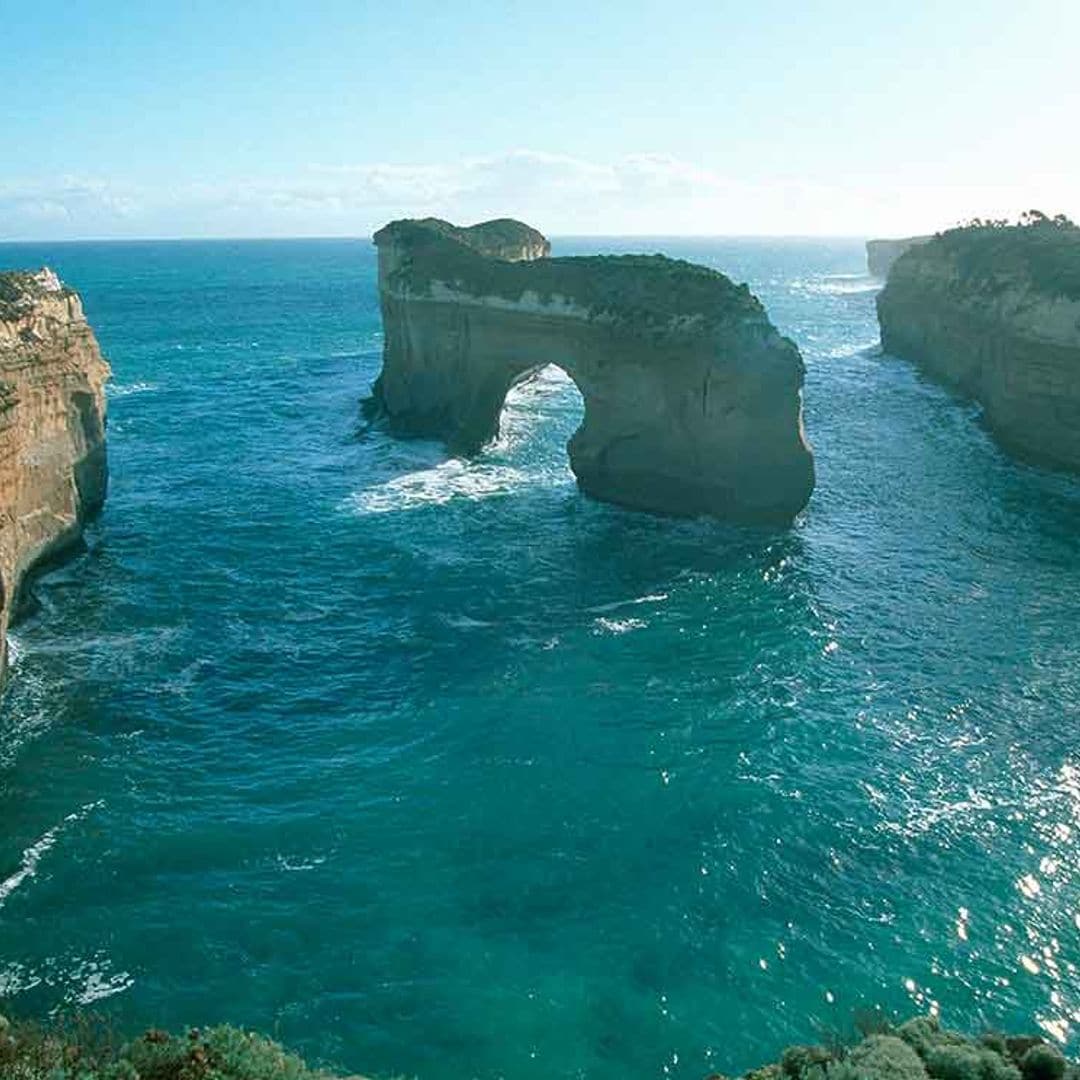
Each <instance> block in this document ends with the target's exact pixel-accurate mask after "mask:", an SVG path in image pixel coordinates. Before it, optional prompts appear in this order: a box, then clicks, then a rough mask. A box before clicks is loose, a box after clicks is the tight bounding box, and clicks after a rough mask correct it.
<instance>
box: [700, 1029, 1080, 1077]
mask: <svg viewBox="0 0 1080 1080" xmlns="http://www.w3.org/2000/svg"><path fill="white" fill-rule="evenodd" d="M711 1080H720V1078H718V1077H714V1078H711ZM743 1080H1080V1067H1078V1066H1076V1065H1070V1064H1069V1063H1068V1062H1066V1060H1065V1058H1064V1057H1063V1056H1062V1054H1061V1051H1060V1050H1058V1049H1057V1047H1056V1046H1052V1045H1051V1044H1050V1043H1048V1042H1046V1041H1045V1040H1044V1039H1042V1038H1041V1037H1039V1036H1037V1035H1030V1036H1021V1037H1018V1038H1007V1037H1005V1036H1004V1035H999V1034H997V1033H995V1032H990V1033H988V1034H986V1035H983V1036H982V1038H981V1039H969V1038H967V1037H966V1036H964V1035H960V1034H959V1033H958V1032H955V1031H947V1030H946V1029H945V1028H943V1027H941V1025H940V1024H939V1023H938V1021H937V1020H936V1019H935V1018H934V1017H932V1016H919V1017H916V1018H915V1019H914V1020H909V1021H908V1022H907V1023H906V1024H901V1025H900V1026H899V1027H895V1028H894V1027H892V1026H891V1025H889V1024H888V1023H883V1022H882V1023H879V1024H878V1030H876V1031H874V1033H873V1034H868V1035H867V1036H866V1037H865V1038H864V1039H863V1040H862V1041H861V1042H860V1043H858V1044H856V1045H855V1046H852V1047H846V1046H841V1045H830V1046H792V1047H789V1048H788V1049H787V1050H786V1051H785V1052H784V1056H783V1058H782V1059H781V1060H780V1061H779V1062H778V1063H777V1064H775V1065H765V1066H763V1067H762V1068H759V1069H754V1070H752V1071H751V1072H749V1073H747V1074H746V1076H745V1077H744V1078H743Z"/></svg>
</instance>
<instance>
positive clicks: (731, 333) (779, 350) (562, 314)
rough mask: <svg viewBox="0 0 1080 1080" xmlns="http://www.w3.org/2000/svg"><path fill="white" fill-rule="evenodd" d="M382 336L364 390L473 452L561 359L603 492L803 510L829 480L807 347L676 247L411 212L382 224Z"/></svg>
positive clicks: (671, 503) (403, 427)
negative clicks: (806, 413) (578, 250)
mask: <svg viewBox="0 0 1080 1080" xmlns="http://www.w3.org/2000/svg"><path fill="white" fill-rule="evenodd" d="M374 239H375V243H376V245H377V246H378V249H379V293H380V301H381V305H382V313H383V326H384V332H385V346H384V353H383V367H382V371H381V373H380V375H379V377H378V379H377V380H376V383H375V385H374V387H373V390H372V398H371V400H370V401H369V402H368V403H367V408H368V411H369V414H374V415H379V416H382V417H384V418H385V419H386V420H387V422H388V423H389V425H390V427H391V428H392V429H393V430H396V431H400V432H404V433H411V434H419V435H426V436H429V437H435V438H441V439H444V440H445V441H446V442H447V444H448V445H449V447H450V449H451V450H452V451H453V452H455V453H461V454H472V453H475V452H476V451H478V450H479V449H480V448H481V447H482V446H483V445H484V444H485V443H486V442H488V441H490V440H491V439H493V438H495V436H496V435H497V434H498V430H499V414H500V411H501V409H502V405H503V401H504V400H505V398H506V394H507V392H508V391H509V390H510V389H511V387H513V386H514V385H515V384H517V383H520V382H522V381H524V380H526V379H528V378H530V377H532V376H533V375H535V374H536V373H537V372H538V371H539V370H540V369H542V368H543V367H545V366H547V365H548V364H549V363H553V364H556V365H557V366H559V367H561V368H562V369H563V370H564V371H566V373H567V374H568V375H569V376H570V377H571V378H572V379H573V380H574V382H575V383H576V384H577V387H578V389H579V390H580V392H581V395H582V398H583V399H584V402H585V419H584V421H583V422H582V425H581V427H580V428H579V429H578V431H577V432H576V433H575V434H574V436H573V438H572V439H571V440H570V444H569V447H568V450H569V455H570V465H571V468H572V469H573V471H574V474H575V476H576V477H577V479H578V483H579V485H580V487H581V488H582V490H584V491H585V492H587V493H588V494H590V495H593V496H594V497H596V498H598V499H602V500H605V501H608V502H614V503H618V504H620V505H624V506H628V507H632V508H636V509H640V510H648V511H654V512H659V513H668V514H677V515H698V514H707V515H712V516H715V517H719V518H728V519H732V520H737V521H752V522H767V523H776V524H786V523H789V522H790V521H791V520H792V518H794V516H795V515H796V514H797V513H798V512H799V511H800V510H801V509H802V508H803V507H804V506H805V505H806V502H807V500H808V499H809V496H810V492H811V491H812V489H813V485H814V466H813V457H812V455H811V452H810V449H809V447H808V446H807V444H806V441H805V438H804V434H803V429H802V395H801V388H802V383H803V373H804V369H803V364H802V358H801V357H800V355H799V351H798V349H797V348H796V347H795V345H794V343H793V342H791V341H790V340H788V339H787V338H784V337H782V336H781V335H780V334H779V333H778V331H777V330H776V329H775V328H774V327H773V326H772V324H771V323H770V322H769V320H768V317H767V315H766V313H765V310H764V308H763V307H762V306H761V304H760V302H759V301H758V300H757V299H756V298H755V297H754V296H752V295H751V293H750V291H749V289H747V287H746V286H745V285H736V284H734V283H733V282H731V281H730V280H729V279H728V278H726V277H725V276H724V275H723V274H721V273H719V272H717V271H715V270H710V269H708V268H706V267H701V266H695V265H694V264H691V263H687V262H682V261H679V260H673V259H668V258H665V257H664V256H661V255H628V256H591V257H578V258H549V257H547V253H548V251H549V250H550V248H549V246H548V244H547V241H546V240H544V238H543V237H542V236H541V235H540V234H539V233H537V232H536V230H535V229H531V228H530V227H529V226H527V225H524V224H522V223H521V222H512V221H508V220H502V221H498V222H487V223H484V224H483V225H479V226H473V227H472V228H471V229H458V228H456V227H455V226H452V225H450V224H449V223H447V222H441V221H438V220H436V219H425V220H422V221H396V222H393V223H391V224H390V225H387V226H386V227H384V228H383V229H380V230H379V231H378V232H377V233H376V234H375V237H374Z"/></svg>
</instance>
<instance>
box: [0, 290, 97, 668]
mask: <svg viewBox="0 0 1080 1080" xmlns="http://www.w3.org/2000/svg"><path fill="white" fill-rule="evenodd" d="M108 375H109V367H108V365H107V364H106V363H105V361H104V360H103V359H102V357H101V352H100V350H99V349H98V345H97V342H96V341H95V340H94V334H93V332H92V331H91V329H90V327H89V326H88V325H87V322H86V319H85V318H84V316H83V311H82V305H81V303H80V302H79V298H78V296H76V295H75V293H73V292H71V291H70V290H69V289H66V288H65V287H64V286H63V285H62V284H61V283H60V281H59V280H58V279H57V277H56V275H55V274H53V273H52V272H51V271H49V270H42V271H40V272H39V273H36V274H29V273H0V677H2V675H3V668H4V661H5V659H6V632H7V627H8V622H9V620H10V618H11V617H12V615H13V614H14V613H16V612H17V609H18V606H19V600H20V594H21V590H22V588H23V586H24V584H25V582H26V578H27V574H28V573H29V571H31V570H32V569H33V568H34V567H35V566H36V565H37V564H39V563H41V562H42V560H44V559H48V558H50V557H52V556H55V555H58V554H59V553H60V552H62V551H63V550H64V549H65V548H66V547H69V546H70V545H71V544H73V543H74V542H75V541H77V540H78V538H79V536H80V534H81V531H82V525H83V523H84V521H85V520H86V519H87V517H88V516H89V515H91V514H92V513H93V512H94V511H95V510H97V509H98V508H99V507H100V506H101V504H102V502H103V500H104V498H105V486H106V475H107V472H106V464H105V394H104V384H105V380H106V379H107V378H108Z"/></svg>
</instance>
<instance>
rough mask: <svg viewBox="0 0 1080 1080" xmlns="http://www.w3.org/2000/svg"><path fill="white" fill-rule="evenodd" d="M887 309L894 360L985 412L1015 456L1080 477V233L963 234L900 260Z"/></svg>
mask: <svg viewBox="0 0 1080 1080" xmlns="http://www.w3.org/2000/svg"><path fill="white" fill-rule="evenodd" d="M877 309H878V320H879V321H880V323H881V343H882V347H883V348H884V349H885V351H886V352H889V353H893V354H894V355H896V356H901V357H904V358H906V359H909V360H912V361H914V362H915V363H917V364H919V365H920V366H921V367H922V368H923V369H924V370H925V371H926V372H927V373H929V374H931V375H933V376H935V377H936V378H938V379H940V380H941V381H943V382H945V383H946V384H948V385H949V386H952V387H954V388H955V389H957V390H959V391H960V392H961V393H963V394H965V395H967V396H969V397H972V398H974V399H975V400H976V401H978V402H979V403H980V404H981V405H982V407H983V410H984V415H985V418H986V422H987V424H988V426H989V427H990V429H991V430H992V431H993V432H994V433H995V435H996V436H997V437H998V439H999V441H1000V442H1001V443H1002V444H1003V445H1004V446H1005V447H1006V448H1008V449H1009V450H1011V451H1013V452H1014V453H1016V454H1017V455H1018V456H1021V457H1024V458H1027V459H1031V460H1035V461H1040V462H1044V463H1047V464H1050V465H1054V466H1059V467H1064V468H1067V469H1072V470H1077V471H1080V228H1077V227H1076V226H1075V225H1073V224H1072V223H1071V222H1068V221H1067V220H1066V219H1065V218H1062V217H1058V218H1054V219H1048V218H1046V217H1044V216H1043V215H1041V214H1039V215H1028V216H1027V217H1026V218H1025V223H1024V224H1021V225H1004V224H1002V223H989V224H983V223H977V224H974V225H970V226H966V227H964V228H958V229H952V230H950V231H948V232H945V233H942V234H940V235H938V236H935V237H934V238H933V239H932V240H931V241H929V242H928V243H926V244H922V245H919V246H918V247H915V248H912V249H911V250H910V251H908V252H907V253H906V254H904V255H903V256H901V257H900V258H899V259H897V261H896V263H895V264H894V265H893V267H892V269H891V270H890V272H889V279H888V282H887V283H886V286H885V288H884V289H883V290H882V292H881V293H880V294H879V295H878V300H877Z"/></svg>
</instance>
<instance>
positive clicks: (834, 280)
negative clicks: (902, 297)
mask: <svg viewBox="0 0 1080 1080" xmlns="http://www.w3.org/2000/svg"><path fill="white" fill-rule="evenodd" d="M791 287H792V288H793V289H798V290H799V291H800V292H807V293H815V294H818V295H824V296H857V295H859V294H860V293H872V292H878V291H879V290H880V289H881V282H880V281H878V280H877V279H876V278H872V277H867V276H866V275H862V274H860V275H847V274H834V275H832V276H831V277H822V278H809V279H807V278H798V279H796V280H795V281H793V282H792V283H791Z"/></svg>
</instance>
